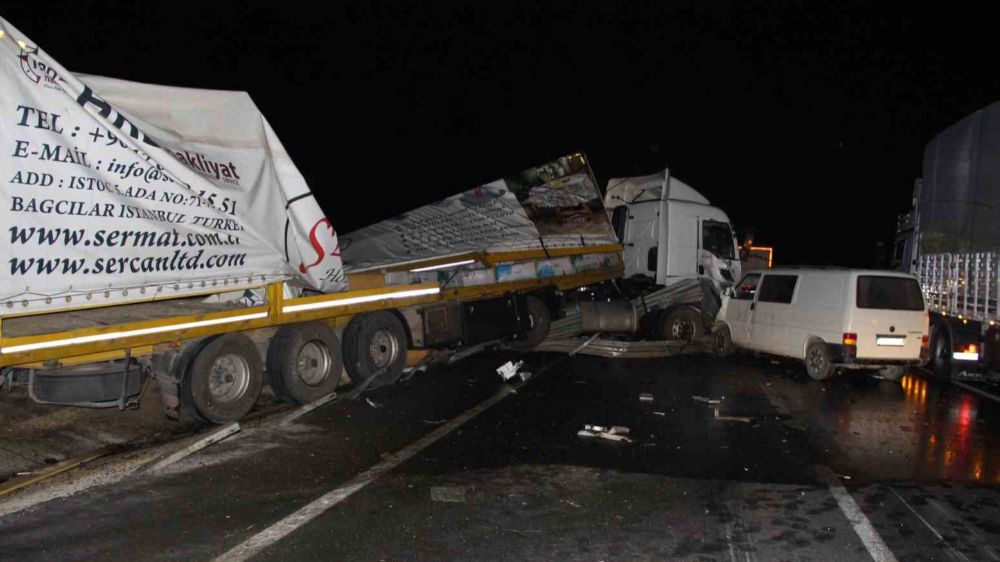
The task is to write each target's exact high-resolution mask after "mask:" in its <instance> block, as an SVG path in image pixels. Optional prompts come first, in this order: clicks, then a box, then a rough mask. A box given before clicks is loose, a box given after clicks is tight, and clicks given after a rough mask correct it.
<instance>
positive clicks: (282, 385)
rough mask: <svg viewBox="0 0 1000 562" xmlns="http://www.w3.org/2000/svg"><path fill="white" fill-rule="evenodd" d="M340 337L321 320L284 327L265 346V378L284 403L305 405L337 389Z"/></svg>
mask: <svg viewBox="0 0 1000 562" xmlns="http://www.w3.org/2000/svg"><path fill="white" fill-rule="evenodd" d="M343 369H344V362H343V360H342V359H341V357H340V340H339V339H337V334H335V333H334V331H333V330H331V329H330V327H329V326H327V325H326V324H324V323H323V322H305V323H302V324H291V325H289V326H283V327H282V328H281V329H280V330H278V333H277V334H275V335H274V337H273V338H271V343H270V344H268V347H267V378H268V382H269V383H270V384H271V389H272V390H274V394H275V395H276V396H277V397H278V398H280V399H282V400H284V401H285V402H292V403H294V404H304V403H306V402H311V401H313V400H315V399H317V398H320V397H321V396H326V395H327V394H330V393H331V392H333V391H334V390H336V389H337V384H338V383H339V382H340V373H341V372H342V371H343Z"/></svg>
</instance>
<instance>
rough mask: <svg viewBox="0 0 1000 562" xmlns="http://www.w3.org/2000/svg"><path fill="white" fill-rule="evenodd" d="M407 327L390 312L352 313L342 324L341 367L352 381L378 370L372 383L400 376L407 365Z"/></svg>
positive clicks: (362, 380)
mask: <svg viewBox="0 0 1000 562" xmlns="http://www.w3.org/2000/svg"><path fill="white" fill-rule="evenodd" d="M406 348H407V339H406V328H404V327H403V324H402V322H400V321H399V318H397V317H396V315H394V314H393V313H391V312H388V311H385V310H381V311H378V312H372V313H368V314H360V315H358V316H355V317H354V318H352V319H351V321H350V322H348V324H347V327H346V328H344V367H345V368H346V369H347V374H348V375H349V376H350V377H351V381H352V382H354V384H361V383H363V382H364V381H366V380H368V379H369V378H371V377H372V376H373V375H375V374H376V373H378V372H379V371H384V372H383V373H382V374H381V375H379V379H378V380H375V381H372V387H374V386H378V385H379V384H384V383H386V382H392V381H395V380H397V379H399V376H400V375H401V374H402V373H403V369H404V368H405V367H406Z"/></svg>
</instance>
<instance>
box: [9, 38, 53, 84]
mask: <svg viewBox="0 0 1000 562" xmlns="http://www.w3.org/2000/svg"><path fill="white" fill-rule="evenodd" d="M37 54H38V47H29V46H28V45H24V46H20V45H19V48H18V51H17V58H18V60H20V61H21V70H22V71H24V75H25V76H27V77H28V79H29V80H31V81H32V82H34V83H35V84H42V85H45V86H50V87H56V88H58V85H57V84H56V80H57V79H58V78H59V74H58V73H57V72H56V70H55V69H54V68H51V67H49V65H47V64H45V63H44V62H42V61H40V60H38V57H36V56H35V55H37Z"/></svg>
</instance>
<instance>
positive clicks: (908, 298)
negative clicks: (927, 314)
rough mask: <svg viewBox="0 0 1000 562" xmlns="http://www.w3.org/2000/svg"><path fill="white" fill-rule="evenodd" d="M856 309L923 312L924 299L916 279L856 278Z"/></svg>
mask: <svg viewBox="0 0 1000 562" xmlns="http://www.w3.org/2000/svg"><path fill="white" fill-rule="evenodd" d="M858 308H877V309H881V310H923V309H924V297H923V295H922V294H921V293H920V284H919V283H917V280H916V279H908V278H906V277H888V276H884V277H883V276H880V275H860V276H858Z"/></svg>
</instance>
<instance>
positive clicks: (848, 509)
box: [816, 466, 898, 562]
mask: <svg viewBox="0 0 1000 562" xmlns="http://www.w3.org/2000/svg"><path fill="white" fill-rule="evenodd" d="M816 475H817V476H819V478H820V480H822V481H823V482H824V483H825V484H826V485H827V487H828V488H829V489H830V494H832V495H833V498H834V499H835V500H837V505H838V506H840V511H842V512H843V513H844V516H845V517H847V521H848V522H850V524H851V527H853V528H854V532H855V533H857V535H858V538H859V539H861V542H862V543H864V545H865V548H867V549H868V554H869V555H870V556H871V557H872V560H874V561H875V562H898V561H897V560H896V556H895V555H894V554H893V553H892V551H891V550H889V547H888V546H886V544H885V541H883V540H882V537H881V535H879V534H878V532H877V531H876V530H875V527H873V526H872V522H871V521H869V520H868V517H867V516H866V515H865V513H864V512H863V511H861V508H860V507H858V504H857V503H856V502H855V501H854V498H853V497H851V493H850V492H848V491H847V488H844V485H843V484H841V483H840V480H838V479H837V475H836V474H834V473H833V471H832V470H830V469H829V467H826V466H817V467H816Z"/></svg>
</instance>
